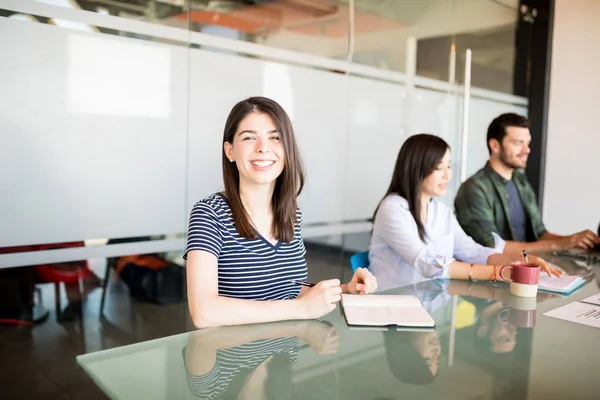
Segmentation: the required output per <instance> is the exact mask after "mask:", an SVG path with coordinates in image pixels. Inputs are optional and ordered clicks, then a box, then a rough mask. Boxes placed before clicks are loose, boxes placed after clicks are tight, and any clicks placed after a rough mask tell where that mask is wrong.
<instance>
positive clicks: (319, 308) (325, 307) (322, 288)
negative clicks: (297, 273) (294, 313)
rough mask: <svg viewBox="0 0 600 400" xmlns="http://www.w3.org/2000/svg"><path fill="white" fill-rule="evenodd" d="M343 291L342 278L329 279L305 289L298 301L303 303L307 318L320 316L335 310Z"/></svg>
mask: <svg viewBox="0 0 600 400" xmlns="http://www.w3.org/2000/svg"><path fill="white" fill-rule="evenodd" d="M341 293H342V288H341V287H340V280H339V279H328V280H326V281H321V282H319V283H317V284H316V285H315V286H313V287H311V288H309V289H307V290H306V291H304V292H303V293H302V297H299V298H298V301H300V302H302V303H303V307H304V309H305V310H306V318H309V319H312V318H319V317H322V316H323V315H325V314H329V313H330V312H332V311H333V310H335V307H336V303H337V302H338V301H340V299H341V296H340V295H341Z"/></svg>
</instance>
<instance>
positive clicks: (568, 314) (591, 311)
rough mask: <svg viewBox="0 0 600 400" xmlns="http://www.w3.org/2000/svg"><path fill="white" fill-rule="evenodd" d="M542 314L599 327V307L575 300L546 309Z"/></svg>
mask: <svg viewBox="0 0 600 400" xmlns="http://www.w3.org/2000/svg"><path fill="white" fill-rule="evenodd" d="M544 315H546V316H548V317H552V318H558V319H564V320H565V321H571V322H575V323H577V324H583V325H588V326H593V327H595V328H600V307H598V306H594V305H592V304H588V303H580V302H578V301H575V302H573V303H570V304H567V305H566V306H562V307H559V308H557V309H554V310H552V311H548V312H546V313H544Z"/></svg>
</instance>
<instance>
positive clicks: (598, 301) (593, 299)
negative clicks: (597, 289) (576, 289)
mask: <svg viewBox="0 0 600 400" xmlns="http://www.w3.org/2000/svg"><path fill="white" fill-rule="evenodd" d="M581 301H582V302H584V303H589V304H594V305H597V306H600V293H598V294H595V295H593V296H590V297H587V298H585V299H583V300H581Z"/></svg>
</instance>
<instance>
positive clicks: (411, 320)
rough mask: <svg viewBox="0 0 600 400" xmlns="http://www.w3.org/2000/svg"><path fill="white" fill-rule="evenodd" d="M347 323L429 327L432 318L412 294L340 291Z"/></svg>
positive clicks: (432, 324)
mask: <svg viewBox="0 0 600 400" xmlns="http://www.w3.org/2000/svg"><path fill="white" fill-rule="evenodd" d="M342 307H343V309H344V315H345V316H346V321H347V322H348V325H366V326H390V325H392V326H401V327H413V328H432V327H434V326H435V322H434V321H433V318H431V316H430V315H429V313H428V312H427V310H425V308H423V306H422V305H421V302H420V301H419V299H418V298H416V297H415V296H409V295H372V294H367V295H358V294H343V295H342Z"/></svg>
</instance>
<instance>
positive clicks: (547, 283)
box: [538, 273, 585, 294]
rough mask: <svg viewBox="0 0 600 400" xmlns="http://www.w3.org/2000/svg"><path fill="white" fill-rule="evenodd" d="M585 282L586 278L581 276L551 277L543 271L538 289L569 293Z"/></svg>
mask: <svg viewBox="0 0 600 400" xmlns="http://www.w3.org/2000/svg"><path fill="white" fill-rule="evenodd" d="M584 283H585V280H584V279H583V278H582V277H580V276H561V277H556V276H552V277H550V276H548V275H546V274H545V273H541V274H540V282H539V284H538V289H539V290H543V291H544V292H554V293H562V294H569V293H571V292H572V291H574V290H575V289H577V288H578V287H580V286H581V285H583V284H584Z"/></svg>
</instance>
